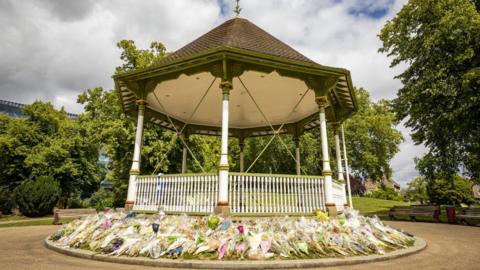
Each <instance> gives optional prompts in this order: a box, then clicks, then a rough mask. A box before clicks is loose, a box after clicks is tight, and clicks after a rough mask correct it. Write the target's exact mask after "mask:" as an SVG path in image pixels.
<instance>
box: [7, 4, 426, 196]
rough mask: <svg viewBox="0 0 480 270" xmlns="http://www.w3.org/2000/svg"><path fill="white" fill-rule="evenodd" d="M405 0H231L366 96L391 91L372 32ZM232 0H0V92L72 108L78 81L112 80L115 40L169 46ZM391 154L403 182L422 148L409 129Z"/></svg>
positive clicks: (200, 30) (225, 14) (222, 16)
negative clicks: (338, 70)
mask: <svg viewBox="0 0 480 270" xmlns="http://www.w3.org/2000/svg"><path fill="white" fill-rule="evenodd" d="M405 2H406V0H343V1H342V0H310V1H307V0H295V1H292V0H277V1H274V0H262V1H255V0H241V1H240V6H241V8H242V11H241V14H240V16H241V17H243V18H246V19H248V20H250V21H251V22H253V23H255V24H256V25H258V26H259V27H261V28H263V29H264V30H266V31H267V32H269V33H270V34H272V35H273V36H275V37H277V38H279V39H280V40H282V41H283V42H285V43H287V44H289V45H290V46H292V47H293V48H295V49H296V50H298V51H299V52H301V53H302V54H304V55H306V56H307V57H308V58H310V59H312V60H314V61H316V62H317V63H320V64H323V65H328V66H336V67H343V68H347V69H349V70H350V71H351V74H352V79H353V83H354V85H355V86H357V87H364V88H365V89H367V90H368V91H369V92H370V95H371V98H372V99H373V100H379V99H384V98H387V99H391V98H394V97H395V96H396V92H397V90H398V89H399V88H400V87H401V83H400V81H398V80H396V79H394V77H395V75H397V74H399V73H400V72H401V71H402V66H400V67H398V68H393V69H392V68H390V67H389V66H390V61H391V59H389V58H388V57H387V56H386V55H384V54H380V53H378V48H380V46H381V43H380V40H379V39H378V37H377V35H378V33H379V32H380V29H381V28H382V26H383V25H384V24H385V22H386V21H387V20H389V19H392V18H393V17H394V16H395V14H396V13H397V12H398V11H399V10H400V9H401V7H402V6H403V4H405ZM234 6H235V1H233V0H228V1H227V0H217V1H215V0H175V1H162V0H122V1H113V0H82V1H78V0H43V1H29V0H23V1H16V0H11V1H9V0H0V32H1V33H2V34H1V35H0V44H1V50H0V59H1V65H0V99H4V100H10V101H15V102H20V103H31V102H33V101H35V100H43V101H51V102H52V103H53V104H54V105H55V106H56V107H58V108H59V107H61V106H64V107H65V108H66V110H67V111H69V112H73V113H80V112H82V107H81V106H80V105H79V104H77V103H76V97H77V95H78V94H80V93H82V92H83V91H85V90H86V89H89V88H94V87H97V86H102V87H104V88H105V89H111V88H113V80H112V79H111V75H112V74H113V71H114V68H115V67H116V66H118V65H120V58H119V56H120V51H119V49H118V48H117V47H116V43H117V42H118V41H119V40H122V39H132V40H134V41H135V42H136V44H137V47H139V48H146V47H148V46H149V44H150V42H151V41H161V42H162V43H163V44H165V46H166V47H167V50H169V51H174V50H176V49H178V48H180V47H182V46H183V45H185V44H187V43H188V42H190V41H192V40H193V39H195V38H197V37H198V36H200V35H202V34H204V33H205V32H207V31H209V30H210V29H212V28H213V27H215V26H217V25H219V24H221V23H222V22H223V21H225V20H227V19H230V18H232V17H233V12H232V10H233V8H234ZM397 128H398V129H400V130H401V131H402V133H403V135H404V137H405V142H404V143H402V144H401V145H400V152H399V153H398V154H397V155H396V156H395V157H394V159H393V160H392V161H391V166H392V168H393V179H395V180H396V181H397V182H399V183H400V184H401V185H402V186H403V187H405V186H406V182H408V181H409V180H411V179H413V178H414V177H415V176H417V175H418V172H417V171H416V170H415V164H414V161H413V159H414V157H416V156H421V155H422V154H423V153H424V152H425V148H424V147H423V146H416V145H414V144H413V142H412V140H411V138H410V136H409V130H408V129H407V128H405V127H404V126H403V124H400V125H399V126H398V127H397Z"/></svg>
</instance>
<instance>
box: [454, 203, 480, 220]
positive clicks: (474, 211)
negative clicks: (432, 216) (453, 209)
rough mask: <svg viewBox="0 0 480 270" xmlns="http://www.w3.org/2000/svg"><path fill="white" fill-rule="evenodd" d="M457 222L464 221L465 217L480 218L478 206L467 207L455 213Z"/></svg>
mask: <svg viewBox="0 0 480 270" xmlns="http://www.w3.org/2000/svg"><path fill="white" fill-rule="evenodd" d="M456 218H457V220H458V221H459V222H462V223H466V222H467V219H480V208H473V207H469V208H466V209H463V210H462V211H461V212H460V213H458V214H457V215H456Z"/></svg>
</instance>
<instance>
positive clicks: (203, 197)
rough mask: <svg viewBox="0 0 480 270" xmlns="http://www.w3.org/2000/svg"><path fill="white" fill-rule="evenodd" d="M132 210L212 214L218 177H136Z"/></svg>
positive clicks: (203, 175)
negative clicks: (161, 209)
mask: <svg viewBox="0 0 480 270" xmlns="http://www.w3.org/2000/svg"><path fill="white" fill-rule="evenodd" d="M136 188H137V189H136V198H135V204H134V206H133V210H137V211H158V210H159V209H160V208H163V211H165V212H185V213H211V212H212V211H213V208H214V206H215V204H216V202H217V195H218V175H217V174H180V175H161V176H155V175H153V176H137V179H136Z"/></svg>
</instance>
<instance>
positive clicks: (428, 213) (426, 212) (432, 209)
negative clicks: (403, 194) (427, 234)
mask: <svg viewBox="0 0 480 270" xmlns="http://www.w3.org/2000/svg"><path fill="white" fill-rule="evenodd" d="M388 216H389V217H390V218H391V219H394V217H395V216H408V217H410V218H411V219H413V220H415V217H418V216H420V217H432V218H433V219H434V220H435V221H436V222H439V221H440V218H439V217H440V206H436V205H411V206H394V207H392V208H391V209H390V211H389V213H388Z"/></svg>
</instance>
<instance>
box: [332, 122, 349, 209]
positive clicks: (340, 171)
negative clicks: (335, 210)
mask: <svg viewBox="0 0 480 270" xmlns="http://www.w3.org/2000/svg"><path fill="white" fill-rule="evenodd" d="M333 127H334V134H335V154H336V159H337V168H338V180H339V181H342V182H343V184H342V194H343V205H347V192H346V190H345V180H344V178H343V166H342V150H341V149H340V135H339V134H338V133H339V125H338V123H335V124H334V126H333Z"/></svg>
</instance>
